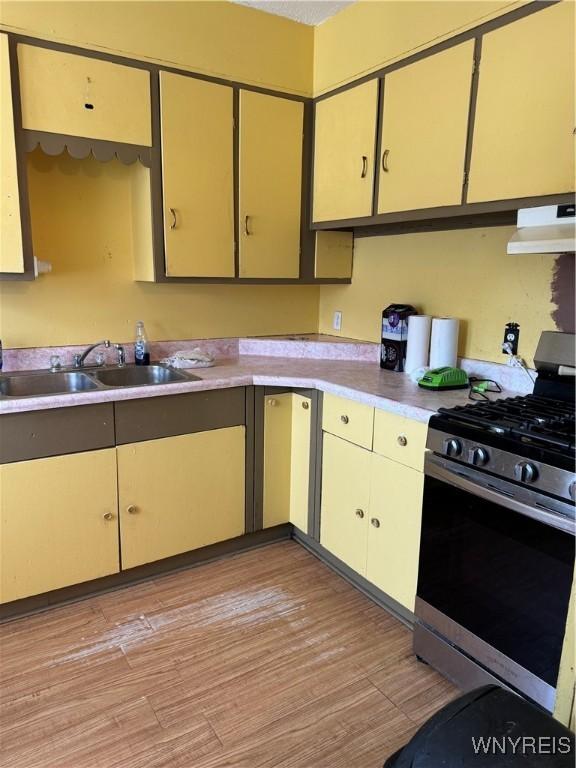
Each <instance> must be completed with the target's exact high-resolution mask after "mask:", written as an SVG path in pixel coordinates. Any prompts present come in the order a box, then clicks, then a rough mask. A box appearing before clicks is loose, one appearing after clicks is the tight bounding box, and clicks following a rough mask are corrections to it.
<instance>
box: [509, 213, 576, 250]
mask: <svg viewBox="0 0 576 768" xmlns="http://www.w3.org/2000/svg"><path fill="white" fill-rule="evenodd" d="M575 250H576V215H575V212H574V206H573V205H544V206H542V207H540V208H522V209H520V210H519V211H518V230H517V231H516V232H515V233H514V234H513V235H512V237H511V239H510V242H509V243H508V253H567V252H570V251H572V252H573V251H575Z"/></svg>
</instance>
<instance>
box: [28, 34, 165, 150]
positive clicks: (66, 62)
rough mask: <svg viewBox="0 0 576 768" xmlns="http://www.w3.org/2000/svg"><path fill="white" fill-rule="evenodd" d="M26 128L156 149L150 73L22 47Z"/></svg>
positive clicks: (89, 59)
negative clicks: (153, 138) (152, 146)
mask: <svg viewBox="0 0 576 768" xmlns="http://www.w3.org/2000/svg"><path fill="white" fill-rule="evenodd" d="M18 66H19V71H20V90H21V98H22V127H23V128H29V129H31V130H35V131H48V132H50V133H64V134H69V135H71V136H83V137H85V138H90V139H104V140H106V141H119V142H122V143H126V144H140V145H143V146H151V144H152V117H151V109H150V73H149V72H148V71H146V70H145V69H138V68H137V67H128V66H124V65H122V64H113V63H112V62H109V61H101V60H100V59H94V58H91V57H89V56H78V55H77V54H73V53H63V52H62V51H52V50H49V49H48V48H41V47H39V46H35V45H19V46H18Z"/></svg>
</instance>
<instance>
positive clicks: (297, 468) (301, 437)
mask: <svg viewBox="0 0 576 768" xmlns="http://www.w3.org/2000/svg"><path fill="white" fill-rule="evenodd" d="M311 429H312V401H311V400H310V398H309V397H305V396H304V395H298V394H296V393H294V394H293V395H292V450H291V457H292V460H291V470H292V471H291V477H290V522H291V523H292V525H295V526H296V528H298V529H299V530H301V531H303V533H308V505H309V495H308V492H309V489H310V431H311Z"/></svg>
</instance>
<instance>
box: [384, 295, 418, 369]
mask: <svg viewBox="0 0 576 768" xmlns="http://www.w3.org/2000/svg"><path fill="white" fill-rule="evenodd" d="M416 314H418V313H417V311H416V309H415V308H414V307H413V306H412V305H411V304H390V305H389V306H388V307H386V309H385V310H384V311H383V312H382V346H381V347H380V368H385V369H386V370H387V371H403V370H404V359H405V358H406V342H407V340H408V318H409V317H410V315H416Z"/></svg>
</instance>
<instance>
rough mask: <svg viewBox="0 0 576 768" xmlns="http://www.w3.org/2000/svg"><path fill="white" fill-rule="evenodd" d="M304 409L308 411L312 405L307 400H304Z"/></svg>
mask: <svg viewBox="0 0 576 768" xmlns="http://www.w3.org/2000/svg"><path fill="white" fill-rule="evenodd" d="M302 408H304V410H305V411H307V410H308V408H310V403H309V402H308V401H307V400H304V402H303V403H302Z"/></svg>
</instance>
